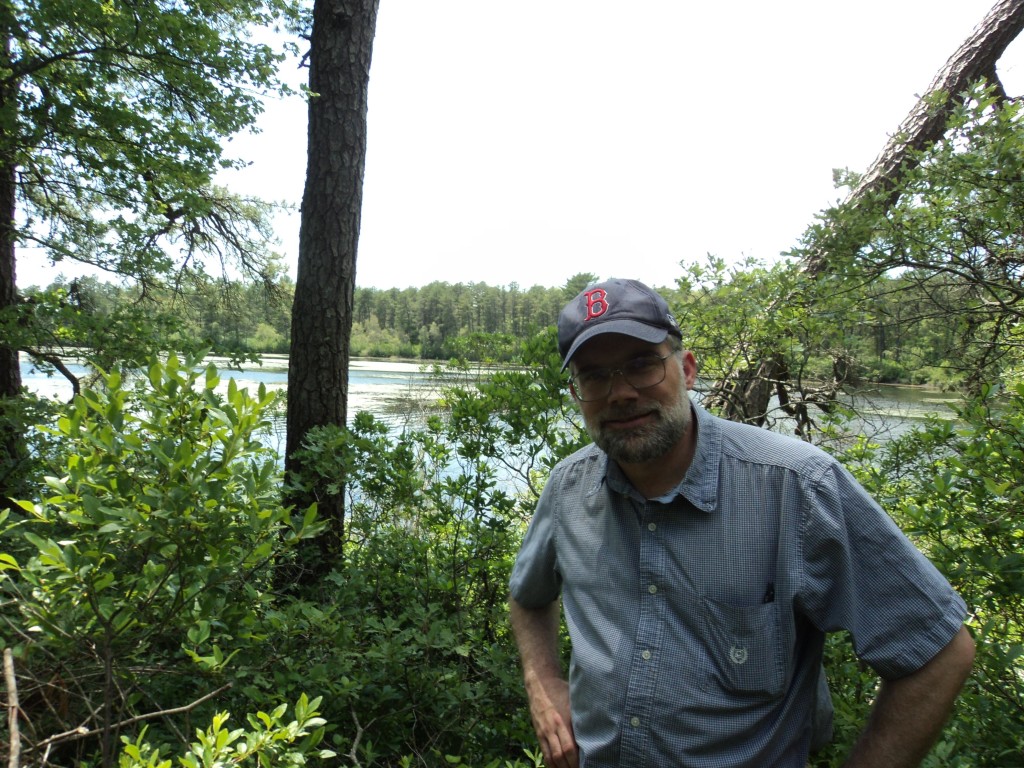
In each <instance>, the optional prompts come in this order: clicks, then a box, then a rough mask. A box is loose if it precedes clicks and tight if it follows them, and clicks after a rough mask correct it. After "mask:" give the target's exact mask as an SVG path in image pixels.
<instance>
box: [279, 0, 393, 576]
mask: <svg viewBox="0 0 1024 768" xmlns="http://www.w3.org/2000/svg"><path fill="white" fill-rule="evenodd" d="M378 5H379V0H316V1H315V2H314V4H313V31H312V37H311V41H310V57H309V66H310V73H309V85H310V89H311V90H312V91H313V93H314V95H313V96H312V97H311V99H310V102H309V135H308V141H309V145H308V155H307V169H306V187H305V191H304V193H303V197H302V217H301V223H300V231H299V260H298V273H297V278H296V282H295V301H294V304H293V305H292V336H291V350H290V362H289V367H288V425H287V444H286V449H285V469H286V472H288V474H289V475H291V474H292V473H293V472H294V471H296V470H298V469H299V463H298V461H297V460H296V452H297V451H298V450H299V449H300V448H301V447H302V443H303V440H304V439H305V437H306V434H307V433H308V432H309V430H310V429H312V428H313V427H317V426H324V425H336V426H338V427H342V428H343V427H344V426H345V424H346V416H347V400H348V365H349V336H350V333H351V330H352V309H353V296H354V291H355V274H356V247H357V245H358V242H359V223H360V211H361V208H362V198H363V170H364V167H365V160H366V113H367V94H368V90H369V79H370V59H371V56H372V53H373V37H374V31H375V28H376V24H377V8H378ZM328 480H329V481H334V482H335V483H337V482H340V481H341V480H343V478H328V479H326V480H325V481H324V482H323V483H319V484H318V485H317V486H315V487H313V488H311V489H308V490H307V491H305V492H302V493H296V494H294V495H293V496H292V497H291V498H289V499H288V501H289V502H291V503H295V504H297V505H300V506H305V505H307V504H308V503H311V502H313V501H316V502H318V504H319V508H320V512H321V514H322V515H323V516H324V517H326V518H327V519H329V520H330V521H331V527H330V529H329V531H328V532H327V533H325V534H324V535H322V536H321V541H320V547H319V548H320V553H321V555H322V556H323V557H322V559H321V562H320V564H319V568H321V569H322V568H325V567H328V565H329V558H330V557H331V556H333V555H334V554H335V553H336V552H337V551H338V547H339V545H340V542H341V540H342V534H343V532H344V514H345V509H344V495H343V493H341V492H336V493H331V492H329V491H328V490H327V488H326V486H327V484H328V482H327V481H328Z"/></svg>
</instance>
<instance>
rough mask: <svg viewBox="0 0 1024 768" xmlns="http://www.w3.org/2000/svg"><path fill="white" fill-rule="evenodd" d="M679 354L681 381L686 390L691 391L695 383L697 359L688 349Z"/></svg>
mask: <svg viewBox="0 0 1024 768" xmlns="http://www.w3.org/2000/svg"><path fill="white" fill-rule="evenodd" d="M680 354H681V357H682V362H683V381H685V382H686V388H687V389H693V385H694V384H696V383H697V358H696V357H694V356H693V352H691V351H690V350H689V349H684V350H683V351H682V352H681V353H680Z"/></svg>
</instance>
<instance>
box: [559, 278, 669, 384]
mask: <svg viewBox="0 0 1024 768" xmlns="http://www.w3.org/2000/svg"><path fill="white" fill-rule="evenodd" d="M602 333H621V334H624V335H626V336H633V337H634V338H637V339H641V340H642V341H646V342H649V343H651V344H660V343H661V342H663V341H664V340H665V339H666V338H668V335H669V334H672V335H673V336H676V337H678V338H682V336H683V334H682V332H681V331H680V330H679V323H677V322H676V319H675V318H674V317H672V313H671V312H670V311H669V308H668V303H667V302H666V301H665V299H663V298H662V297H661V296H660V295H658V294H657V293H656V292H655V291H653V290H651V289H650V288H648V287H647V286H646V285H644V284H643V283H641V282H638V281H636V280H621V279H618V278H615V279H612V280H606V281H605V282H603V283H598V284H597V285H592V286H590V287H589V288H586V289H585V290H583V291H582V292H580V294H579V295H578V296H577V297H576V298H574V299H573V300H572V301H570V302H569V303H568V304H566V305H565V308H564V309H563V310H562V312H561V314H559V316H558V351H559V353H560V354H561V355H562V370H563V371H564V370H565V369H566V368H567V367H568V365H569V361H570V360H572V356H573V355H574V354H576V350H578V349H579V348H580V346H581V345H582V344H583V343H584V342H586V341H589V340H590V339H592V338H594V337H595V336H599V335H600V334H602Z"/></svg>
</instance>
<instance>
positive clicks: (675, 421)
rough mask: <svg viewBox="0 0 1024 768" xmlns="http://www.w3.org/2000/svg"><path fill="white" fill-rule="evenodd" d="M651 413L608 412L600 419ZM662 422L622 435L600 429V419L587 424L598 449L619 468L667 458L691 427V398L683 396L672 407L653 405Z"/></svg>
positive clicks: (634, 411) (645, 407) (622, 433)
mask: <svg viewBox="0 0 1024 768" xmlns="http://www.w3.org/2000/svg"><path fill="white" fill-rule="evenodd" d="M649 410H651V408H650V406H644V407H643V408H633V409H630V410H628V411H622V412H619V411H609V412H606V413H604V414H601V416H602V417H603V416H611V417H612V418H628V417H629V416H630V415H632V414H633V413H640V412H644V411H649ZM654 411H655V412H656V413H657V414H658V416H659V418H658V420H657V421H656V422H655V423H654V424H650V425H648V426H645V427H641V428H639V429H634V430H629V431H622V430H612V429H607V428H604V427H602V426H601V423H600V421H601V419H600V418H599V419H596V420H595V422H596V423H594V424H590V423H588V424H587V432H589V433H590V437H591V439H592V440H593V441H594V442H595V443H597V446H598V447H599V448H600V449H601V450H603V451H604V452H605V453H606V454H608V456H609V457H610V458H612V459H614V460H615V461H617V462H619V463H620V464H640V463H643V462H647V461H653V460H654V459H660V458H661V457H662V456H665V455H666V454H667V453H668V452H669V451H671V450H672V448H674V447H675V445H676V443H678V442H679V440H680V438H682V436H683V435H684V434H686V430H687V429H688V428H689V426H690V421H691V418H692V417H691V415H690V398H689V396H688V395H686V394H685V393H682V394H681V396H680V397H679V399H678V400H677V401H676V402H675V403H674V404H672V405H669V406H663V405H661V404H660V403H654Z"/></svg>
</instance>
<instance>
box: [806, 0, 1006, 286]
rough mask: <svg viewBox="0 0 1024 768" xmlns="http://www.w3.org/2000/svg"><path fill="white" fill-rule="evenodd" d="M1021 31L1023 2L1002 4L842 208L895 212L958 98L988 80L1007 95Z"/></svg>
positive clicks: (825, 259) (814, 253)
mask: <svg viewBox="0 0 1024 768" xmlns="http://www.w3.org/2000/svg"><path fill="white" fill-rule="evenodd" d="M1022 30H1024V2H1021V0H999V2H997V3H996V5H995V6H994V7H993V8H992V10H991V11H989V12H988V14H987V15H986V16H985V18H984V19H982V20H981V23H980V24H978V26H977V27H975V28H974V31H973V32H972V33H971V35H970V37H968V38H967V39H966V40H965V41H964V42H963V43H962V44H961V45H960V47H959V48H957V50H956V52H955V53H954V54H953V55H952V56H951V57H950V58H949V60H948V61H947V62H946V64H945V66H943V67H942V69H940V70H939V71H938V73H937V74H936V75H935V78H934V79H933V80H932V82H931V85H929V86H928V90H927V91H926V92H925V94H924V95H923V96H922V97H921V98H920V99H918V101H917V103H916V104H915V105H914V108H913V109H911V110H910V114H908V115H907V116H906V118H904V120H903V122H902V123H901V124H900V127H899V129H898V130H897V131H896V133H894V134H893V135H892V137H891V138H890V139H889V141H888V142H887V143H886V145H885V147H883V148H882V151H881V153H879V155H878V157H877V158H875V160H874V162H873V163H872V164H871V165H870V166H869V167H868V169H867V171H866V172H865V173H864V175H863V177H861V180H860V182H859V183H858V184H857V186H856V187H854V188H853V189H852V190H851V191H850V194H849V195H847V197H846V199H845V200H844V201H843V202H842V204H841V208H847V209H850V208H855V207H856V206H857V205H858V204H860V203H861V201H863V200H866V199H880V201H881V204H882V207H883V210H888V209H889V208H891V207H892V205H893V204H894V203H895V202H896V200H897V199H898V198H899V192H898V184H899V182H900V180H901V179H902V178H903V176H904V174H905V173H906V172H907V171H909V170H911V169H913V168H914V167H915V166H916V165H917V162H918V161H917V159H916V157H917V152H918V151H920V150H922V149H924V148H926V147H928V146H930V145H932V144H934V143H935V142H937V141H939V140H940V139H941V138H942V136H943V135H944V134H945V131H946V122H947V121H948V120H949V117H950V115H951V114H952V113H953V109H954V107H955V105H956V101H955V98H954V97H955V96H956V95H958V94H961V93H963V92H964V91H966V90H967V89H968V88H969V87H970V86H971V85H972V84H973V83H975V82H977V81H978V80H980V79H981V78H983V77H984V78H987V79H988V80H989V82H991V83H992V84H993V85H994V86H995V87H996V89H997V92H999V93H1001V94H1003V95H1004V96H1005V91H1004V90H1003V86H1002V83H1001V82H1000V81H999V78H998V76H997V75H996V62H997V61H999V59H1000V57H1001V56H1002V55H1003V52H1004V51H1006V48H1007V46H1009V44H1010V43H1011V42H1013V40H1014V38H1016V37H1017V35H1019V34H1020V32H1021V31H1022ZM829 240H830V239H829V238H828V237H826V238H825V239H824V241H823V242H822V243H821V244H820V245H818V246H817V247H815V248H813V249H812V250H811V252H810V253H809V254H808V255H807V256H806V257H805V260H804V271H805V272H806V273H808V274H809V275H811V276H812V277H816V276H818V275H819V274H822V273H823V272H826V271H827V269H828V263H829V255H830V254H829V247H828V243H829Z"/></svg>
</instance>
